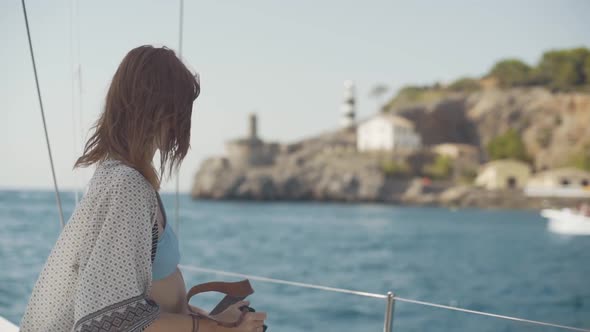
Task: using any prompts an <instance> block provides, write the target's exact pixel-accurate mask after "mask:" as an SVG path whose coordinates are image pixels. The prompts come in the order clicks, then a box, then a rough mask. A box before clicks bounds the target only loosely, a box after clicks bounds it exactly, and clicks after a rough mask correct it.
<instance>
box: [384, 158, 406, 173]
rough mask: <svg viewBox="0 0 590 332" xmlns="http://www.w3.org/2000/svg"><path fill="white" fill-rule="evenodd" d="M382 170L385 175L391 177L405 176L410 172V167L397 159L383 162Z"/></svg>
mask: <svg viewBox="0 0 590 332" xmlns="http://www.w3.org/2000/svg"><path fill="white" fill-rule="evenodd" d="M381 171H382V172H383V174H385V176H390V177H405V176H407V175H409V174H410V168H409V167H408V165H407V164H405V163H403V162H397V161H395V160H386V161H383V162H381Z"/></svg>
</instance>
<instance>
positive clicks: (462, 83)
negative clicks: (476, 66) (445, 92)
mask: <svg viewBox="0 0 590 332" xmlns="http://www.w3.org/2000/svg"><path fill="white" fill-rule="evenodd" d="M449 89H451V90H453V91H460V92H473V91H477V90H479V89H480V85H479V81H478V80H476V79H473V78H470V77H463V78H460V79H458V80H456V81H454V82H453V83H451V84H450V85H449Z"/></svg>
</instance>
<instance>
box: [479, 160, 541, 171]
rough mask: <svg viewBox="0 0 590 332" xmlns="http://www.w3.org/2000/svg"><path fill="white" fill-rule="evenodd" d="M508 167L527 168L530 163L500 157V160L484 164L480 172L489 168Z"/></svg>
mask: <svg viewBox="0 0 590 332" xmlns="http://www.w3.org/2000/svg"><path fill="white" fill-rule="evenodd" d="M506 167H526V168H527V169H530V166H529V164H527V163H525V162H522V161H520V160H516V159H500V160H494V161H490V162H488V163H486V164H484V165H482V166H481V171H480V172H483V171H485V170H487V169H489V168H506Z"/></svg>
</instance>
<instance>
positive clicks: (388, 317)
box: [179, 265, 590, 332]
mask: <svg viewBox="0 0 590 332" xmlns="http://www.w3.org/2000/svg"><path fill="white" fill-rule="evenodd" d="M179 267H180V268H181V269H183V270H185V271H188V272H202V273H212V274H218V275H224V276H230V277H238V278H247V279H250V280H256V281H260V282H266V283H272V284H281V285H288V286H293V287H301V288H311V289H317V290H322V291H327V292H335V293H344V294H350V295H355V296H362V297H370V298H376V299H384V300H386V303H385V318H384V321H383V332H392V331H393V317H394V311H395V302H396V301H399V302H405V303H412V304H417V305H422V306H427V307H432V308H439V309H445V310H451V311H457V312H462V313H468V314H473V315H479V316H486V317H492V318H496V319H503V320H510V321H515V322H520V323H527V324H533V325H539V326H550V327H555V328H558V329H562V330H569V331H580V332H590V329H584V328H579V327H573V326H566V325H560V324H554V323H548V322H542V321H536V320H531V319H524V318H519V317H513V316H506V315H498V314H494V313H489V312H483V311H477V310H470V309H464V308H459V307H453V306H448V305H442V304H437V303H432V302H426V301H419V300H413V299H408V298H403V297H399V296H397V295H395V294H394V293H393V292H388V293H387V294H377V293H369V292H362V291H357V290H350V289H344V288H335V287H328V286H321V285H314V284H307V283H302V282H295V281H288V280H281V279H274V278H267V277H260V276H254V275H248V274H243V273H235V272H228V271H222V270H215V269H208V268H203V267H196V266H190V265H179Z"/></svg>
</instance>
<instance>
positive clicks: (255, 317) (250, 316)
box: [232, 312, 266, 332]
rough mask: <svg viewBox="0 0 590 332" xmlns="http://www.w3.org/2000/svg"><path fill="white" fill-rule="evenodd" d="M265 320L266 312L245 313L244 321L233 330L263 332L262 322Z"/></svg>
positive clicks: (238, 331)
mask: <svg viewBox="0 0 590 332" xmlns="http://www.w3.org/2000/svg"><path fill="white" fill-rule="evenodd" d="M265 319H266V312H247V313H246V314H245V315H244V319H243V320H242V322H241V323H240V325H238V326H237V327H236V328H235V329H232V331H236V332H263V331H264V329H263V327H262V326H263V325H264V320H265Z"/></svg>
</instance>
